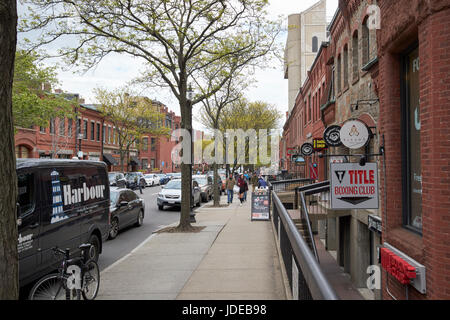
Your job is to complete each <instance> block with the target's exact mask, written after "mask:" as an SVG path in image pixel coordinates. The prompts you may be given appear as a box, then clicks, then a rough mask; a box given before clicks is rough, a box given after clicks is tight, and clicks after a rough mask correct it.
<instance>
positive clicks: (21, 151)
mask: <svg viewBox="0 0 450 320" xmlns="http://www.w3.org/2000/svg"><path fill="white" fill-rule="evenodd" d="M19 158H30V149H28V148H27V147H26V146H24V145H19V146H16V159H19Z"/></svg>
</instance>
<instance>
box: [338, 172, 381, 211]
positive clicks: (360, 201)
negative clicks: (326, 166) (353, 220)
mask: <svg viewBox="0 0 450 320" xmlns="http://www.w3.org/2000/svg"><path fill="white" fill-rule="evenodd" d="M330 175H331V208H332V209H378V169H377V164H376V163H366V164H365V165H364V166H361V165H360V164H359V163H331V164H330Z"/></svg>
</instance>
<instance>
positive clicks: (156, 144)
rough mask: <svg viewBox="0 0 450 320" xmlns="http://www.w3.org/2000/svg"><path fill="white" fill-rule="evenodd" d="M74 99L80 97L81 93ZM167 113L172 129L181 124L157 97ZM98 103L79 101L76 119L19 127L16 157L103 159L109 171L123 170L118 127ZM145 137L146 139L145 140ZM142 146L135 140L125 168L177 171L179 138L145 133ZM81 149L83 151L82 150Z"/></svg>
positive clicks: (167, 123)
mask: <svg viewBox="0 0 450 320" xmlns="http://www.w3.org/2000/svg"><path fill="white" fill-rule="evenodd" d="M65 95H68V96H73V100H74V101H80V102H83V100H82V99H81V100H79V96H78V95H77V94H65ZM153 103H154V104H155V105H157V106H158V107H159V110H160V112H161V113H163V114H165V118H164V121H163V122H164V125H165V126H166V127H168V128H170V129H171V130H175V129H178V128H179V127H180V121H181V118H180V117H179V116H176V115H175V113H174V112H172V111H169V110H168V108H167V107H166V106H165V105H163V104H162V103H161V102H158V101H153ZM97 107H98V106H97V105H92V104H84V103H81V104H79V103H75V102H74V112H75V114H76V116H75V118H74V119H69V118H64V119H54V120H52V121H50V123H49V126H48V127H47V128H44V127H33V128H17V132H16V135H15V148H16V158H59V159H72V158H73V157H77V156H81V157H80V159H83V160H101V161H104V162H105V163H106V164H107V165H108V170H109V171H122V167H121V165H120V155H119V144H118V134H117V130H116V128H115V127H114V125H113V124H112V123H110V122H109V121H107V120H105V119H104V118H103V116H102V115H101V114H100V112H99V111H98V110H97ZM144 141H145V142H144ZM143 142H144V143H142V147H141V150H138V148H137V144H136V143H134V144H133V146H132V148H131V149H130V154H129V157H127V159H126V162H125V165H124V171H137V170H144V171H145V172H152V171H154V172H160V171H162V172H174V171H179V168H178V166H176V165H174V164H172V159H171V150H172V148H173V147H174V146H175V143H176V142H175V141H171V140H170V137H169V138H168V137H165V136H152V135H144V137H143ZM80 151H81V153H82V154H80Z"/></svg>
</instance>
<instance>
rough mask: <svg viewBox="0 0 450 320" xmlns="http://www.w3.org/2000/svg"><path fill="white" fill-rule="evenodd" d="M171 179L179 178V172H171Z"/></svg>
mask: <svg viewBox="0 0 450 320" xmlns="http://www.w3.org/2000/svg"><path fill="white" fill-rule="evenodd" d="M170 178H171V179H181V172H172V173H171V174H170Z"/></svg>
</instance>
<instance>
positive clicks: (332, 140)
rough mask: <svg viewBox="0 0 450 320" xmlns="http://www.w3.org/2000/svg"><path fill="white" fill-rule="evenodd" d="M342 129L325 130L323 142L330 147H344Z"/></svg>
mask: <svg viewBox="0 0 450 320" xmlns="http://www.w3.org/2000/svg"><path fill="white" fill-rule="evenodd" d="M340 131H341V127H340V126H336V125H333V126H329V127H328V128H326V129H325V131H324V132H323V140H325V143H326V144H327V146H329V147H339V146H340V145H342V141H341V134H340Z"/></svg>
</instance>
